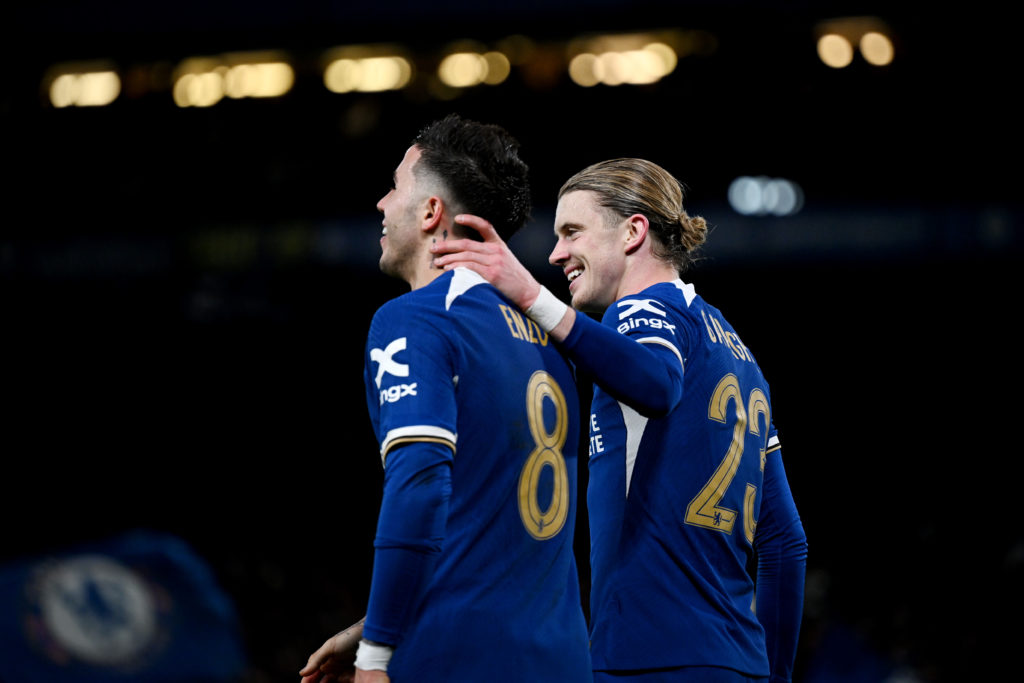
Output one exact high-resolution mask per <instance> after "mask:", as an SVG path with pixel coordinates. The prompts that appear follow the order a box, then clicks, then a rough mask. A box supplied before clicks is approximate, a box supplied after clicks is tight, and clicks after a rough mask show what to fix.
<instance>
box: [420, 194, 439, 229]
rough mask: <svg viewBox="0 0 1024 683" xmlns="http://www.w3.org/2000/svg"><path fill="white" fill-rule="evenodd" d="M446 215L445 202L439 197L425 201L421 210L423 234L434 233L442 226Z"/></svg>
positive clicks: (431, 197)
mask: <svg viewBox="0 0 1024 683" xmlns="http://www.w3.org/2000/svg"><path fill="white" fill-rule="evenodd" d="M444 213H445V208H444V200H442V199H441V198H440V197H438V196H437V195H430V196H429V197H427V198H426V199H425V200H423V205H422V207H421V209H420V230H422V231H423V232H433V231H434V229H435V228H437V226H438V225H440V224H441V219H442V218H443V217H444Z"/></svg>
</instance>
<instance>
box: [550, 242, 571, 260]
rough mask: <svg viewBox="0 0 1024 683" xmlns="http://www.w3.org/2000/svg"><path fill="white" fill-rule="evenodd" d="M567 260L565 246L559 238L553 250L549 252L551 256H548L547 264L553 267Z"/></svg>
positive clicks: (567, 254)
mask: <svg viewBox="0 0 1024 683" xmlns="http://www.w3.org/2000/svg"><path fill="white" fill-rule="evenodd" d="M568 258H569V253H568V252H567V251H566V249H565V245H564V244H562V240H561V238H559V240H558V241H557V242H555V248H554V249H552V250H551V254H550V255H549V256H548V263H550V264H551V265H553V266H557V265H561V264H562V263H565V261H567V260H568Z"/></svg>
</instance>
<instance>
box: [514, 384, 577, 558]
mask: <svg viewBox="0 0 1024 683" xmlns="http://www.w3.org/2000/svg"><path fill="white" fill-rule="evenodd" d="M545 399H549V400H550V401H551V402H552V403H553V404H554V408H555V424H554V429H553V430H552V431H550V432H549V431H548V430H547V427H546V425H545V424H544V400H545ZM526 418H527V421H528V422H529V424H530V434H531V435H532V436H533V443H534V449H533V450H532V451H531V452H530V455H529V456H528V457H527V458H526V464H525V465H523V470H522V472H520V474H519V516H520V517H521V518H522V520H523V526H524V527H526V531H527V532H529V534H530V535H531V536H533V537H534V538H535V539H537V540H539V541H546V540H547V539H549V538H553V537H554V536H555V535H556V534H558V532H559V531H561V530H562V526H563V525H564V524H565V520H566V517H568V515H569V474H568V472H567V471H566V467H565V457H564V456H563V455H562V449H563V448H564V447H565V437H566V435H567V434H568V430H569V425H568V419H567V412H566V405H565V395H564V394H563V393H562V389H561V388H560V387H559V386H558V383H557V382H555V378H554V377H552V376H551V375H549V374H548V373H546V372H544V371H543V370H538V371H537V372H535V373H533V376H532V377H530V383H529V384H528V385H527V387H526ZM545 467H550V468H551V469H552V471H553V474H554V483H553V486H552V492H551V502H550V503H549V504H548V506H547V509H546V510H541V509H540V503H539V502H538V500H537V497H538V496H537V494H538V489H539V488H540V476H541V473H542V472H543V471H544V468H545Z"/></svg>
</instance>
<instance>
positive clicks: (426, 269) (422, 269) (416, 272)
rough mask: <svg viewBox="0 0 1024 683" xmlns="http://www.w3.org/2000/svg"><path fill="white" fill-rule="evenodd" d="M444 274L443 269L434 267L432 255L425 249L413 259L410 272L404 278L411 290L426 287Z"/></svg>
mask: <svg viewBox="0 0 1024 683" xmlns="http://www.w3.org/2000/svg"><path fill="white" fill-rule="evenodd" d="M443 274H444V268H438V267H437V266H435V265H434V255H433V254H431V253H430V252H429V251H428V250H427V249H426V247H424V249H423V250H421V251H420V253H419V254H418V255H417V256H416V258H415V259H413V266H412V272H410V273H409V274H408V276H406V277H405V281H406V282H408V283H409V287H410V288H411V289H419V288H420V287H426V286H427V285H429V284H430V283H431V282H433V281H434V280H436V279H437V278H438V277H439V276H441V275H443Z"/></svg>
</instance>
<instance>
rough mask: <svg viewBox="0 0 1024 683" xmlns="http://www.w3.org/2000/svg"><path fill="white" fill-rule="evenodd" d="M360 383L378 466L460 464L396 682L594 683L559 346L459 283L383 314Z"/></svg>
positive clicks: (575, 410)
mask: <svg viewBox="0 0 1024 683" xmlns="http://www.w3.org/2000/svg"><path fill="white" fill-rule="evenodd" d="M365 383H366V391H367V394H366V396H367V404H368V408H369V413H370V418H371V422H372V425H373V429H374V431H375V433H376V435H377V438H378V441H379V443H380V449H381V457H382V458H383V462H384V466H385V467H387V463H388V457H389V456H390V455H394V454H395V453H396V448H398V447H399V446H401V445H402V444H408V443H410V442H432V443H441V444H445V445H446V446H447V447H449V448H450V452H451V495H450V500H449V504H448V519H447V524H446V527H445V533H444V539H443V544H442V548H441V551H440V554H439V556H438V557H437V561H436V564H435V566H434V568H433V571H432V574H431V576H430V578H429V579H428V581H427V585H426V587H425V588H424V589H423V590H422V591H420V592H418V593H417V594H412V593H410V594H409V595H408V596H407V599H408V600H409V601H412V604H413V607H412V617H411V619H410V621H409V625H408V627H407V629H406V632H405V633H403V634H402V635H401V638H400V641H399V642H398V643H397V645H396V647H395V651H394V656H393V658H392V660H391V663H390V665H389V668H388V675H389V676H390V677H391V680H393V681H396V682H397V683H403V682H405V681H433V680H438V681H452V680H459V681H485V680H486V681H510V682H511V681H515V682H517V683H518V682H521V681H543V680H550V681H589V680H591V673H590V671H591V667H590V656H589V652H588V645H587V631H586V623H585V620H584V616H583V610H582V606H581V602H580V590H579V580H578V575H577V569H576V562H575V558H574V555H573V531H574V525H575V516H576V491H577V477H576V454H577V446H578V441H579V430H580V422H579V406H578V398H577V394H576V391H575V385H574V378H573V375H572V372H571V369H570V367H569V365H568V364H567V362H566V361H565V360H564V358H563V357H562V356H561V354H560V353H559V351H558V350H557V349H556V348H555V346H554V345H553V343H552V341H551V340H550V339H549V338H548V336H547V335H546V334H545V333H544V332H543V330H541V329H540V328H539V327H538V326H537V324H536V323H534V322H533V321H531V320H529V319H528V318H527V317H526V316H524V315H523V314H522V313H520V312H519V311H518V310H517V309H516V308H515V306H514V305H513V304H512V303H511V302H509V301H508V300H507V299H505V298H504V297H503V296H502V295H501V294H499V293H498V291H497V290H496V289H494V288H493V287H492V286H491V285H489V284H487V283H486V282H485V281H484V280H483V279H482V278H480V277H479V276H477V275H476V274H475V273H473V272H472V271H469V270H466V269H456V270H454V271H451V272H448V273H445V274H443V275H441V276H440V277H438V278H437V279H436V280H434V281H433V282H432V283H431V284H429V285H427V286H425V287H422V288H420V289H416V290H414V291H411V292H409V293H407V294H404V295H402V296H400V297H398V298H396V299H394V300H392V301H389V302H388V303H386V304H385V305H384V306H382V307H381V308H380V309H379V310H378V311H377V313H376V314H375V316H374V318H373V322H372V324H371V327H370V332H369V337H368V339H367V345H366V358H365ZM395 457H401V455H400V454H398V455H395Z"/></svg>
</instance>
